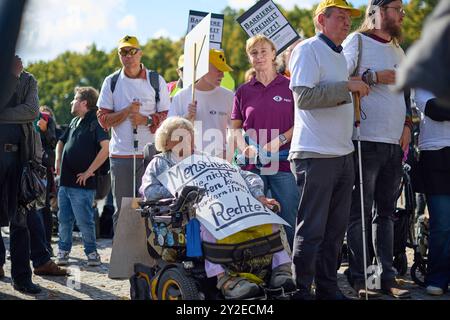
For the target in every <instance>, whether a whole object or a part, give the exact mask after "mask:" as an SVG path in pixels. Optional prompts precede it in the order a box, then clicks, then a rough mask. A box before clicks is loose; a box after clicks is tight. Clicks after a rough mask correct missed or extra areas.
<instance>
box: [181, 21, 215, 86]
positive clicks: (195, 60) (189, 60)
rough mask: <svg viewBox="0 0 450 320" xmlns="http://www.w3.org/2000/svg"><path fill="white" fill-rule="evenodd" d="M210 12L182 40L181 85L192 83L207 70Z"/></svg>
mask: <svg viewBox="0 0 450 320" xmlns="http://www.w3.org/2000/svg"><path fill="white" fill-rule="evenodd" d="M210 33H211V14H208V15H207V16H206V17H205V18H204V19H203V20H202V21H201V22H200V23H199V24H198V25H197V26H196V27H195V28H194V29H193V30H192V31H191V32H189V33H188V35H187V36H186V39H185V41H184V67H183V86H184V87H185V88H187V87H189V86H190V85H191V84H194V82H195V81H197V80H199V79H200V78H201V77H203V76H204V75H205V74H207V73H208V71H209V38H210ZM194 75H195V80H194Z"/></svg>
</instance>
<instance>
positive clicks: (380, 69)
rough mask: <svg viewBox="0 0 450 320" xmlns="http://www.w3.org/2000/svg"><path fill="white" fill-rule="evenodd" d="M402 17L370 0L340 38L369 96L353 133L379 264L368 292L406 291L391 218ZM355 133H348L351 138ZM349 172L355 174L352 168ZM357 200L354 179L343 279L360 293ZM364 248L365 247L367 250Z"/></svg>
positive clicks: (388, 0)
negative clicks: (398, 272) (376, 282)
mask: <svg viewBox="0 0 450 320" xmlns="http://www.w3.org/2000/svg"><path fill="white" fill-rule="evenodd" d="M404 16H405V11H404V10H403V6H402V1H401V0H371V1H370V2H369V5H368V8H367V12H366V16H365V20H364V21H363V23H362V25H361V27H360V28H359V29H358V30H357V32H355V33H353V34H351V35H349V36H348V38H347V39H346V40H345V41H344V43H343V47H344V54H345V58H346V60H347V66H348V70H349V73H350V74H356V78H357V79H359V80H363V81H364V82H365V83H366V84H367V85H369V86H370V88H371V90H370V93H369V95H368V96H366V97H363V98H362V99H361V110H362V111H361V112H362V116H361V136H360V137H359V138H360V139H361V141H362V148H361V156H362V170H363V171H362V178H363V190H364V215H365V221H367V222H366V226H367V225H368V230H369V232H367V233H366V235H367V236H369V235H370V234H372V238H373V241H370V240H371V239H370V237H368V239H367V241H366V242H367V243H368V244H370V243H372V242H373V245H374V254H375V258H376V263H377V265H378V266H379V267H381V283H380V284H381V288H369V290H367V294H368V295H369V297H376V296H377V295H379V294H380V291H379V290H370V289H381V293H386V294H389V295H391V296H394V297H396V298H407V297H409V292H408V290H404V289H402V288H400V287H399V286H398V285H397V283H396V281H395V269H394V267H393V255H394V253H393V243H394V240H393V237H394V222H393V220H392V215H393V213H394V211H395V205H396V200H397V190H398V188H399V185H400V179H401V176H402V158H403V154H404V152H406V150H407V149H408V146H409V143H410V141H411V131H412V130H411V129H412V121H411V116H410V115H411V113H410V110H407V103H406V101H405V100H406V99H405V95H404V93H403V92H400V93H397V92H394V91H393V90H392V88H393V86H394V84H395V79H396V68H397V67H398V65H399V64H400V62H401V61H402V60H403V59H404V56H405V54H404V52H403V49H402V48H401V47H400V46H399V42H400V41H401V35H402V29H401V28H402V22H403V17H404ZM355 71H356V73H354V72H355ZM408 98H409V97H408ZM356 138H357V137H356V136H355V135H354V136H353V139H354V140H356ZM355 156H357V155H356V153H355ZM356 159H357V158H356ZM355 172H356V175H357V177H358V168H357V167H356V171H355ZM355 181H359V179H358V178H357V179H356V180H355ZM360 201H361V199H360V186H359V183H355V189H354V190H353V196H352V206H351V211H350V222H349V226H348V231H347V241H348V246H349V249H350V250H349V267H350V277H349V279H350V282H352V286H353V288H354V289H355V290H356V291H357V292H358V294H359V295H360V296H365V294H366V289H365V285H364V267H363V265H364V263H363V261H364V255H363V246H362V243H363V242H362V221H361V202H360ZM373 207H375V210H374V214H372V208H373ZM370 229H372V233H371V232H370ZM367 252H370V251H369V250H368V249H367ZM369 258H371V257H369ZM368 261H372V260H371V259H369V260H368Z"/></svg>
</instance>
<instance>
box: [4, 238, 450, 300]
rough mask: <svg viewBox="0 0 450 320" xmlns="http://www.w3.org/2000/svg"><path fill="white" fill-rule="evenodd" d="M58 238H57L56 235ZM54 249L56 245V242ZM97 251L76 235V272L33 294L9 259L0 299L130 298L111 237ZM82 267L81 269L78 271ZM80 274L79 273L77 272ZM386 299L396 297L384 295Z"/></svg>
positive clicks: (408, 284) (40, 280) (43, 282)
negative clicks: (111, 271) (16, 280)
mask: <svg viewBox="0 0 450 320" xmlns="http://www.w3.org/2000/svg"><path fill="white" fill-rule="evenodd" d="M3 237H4V238H3V239H4V240H6V241H5V244H6V247H7V248H8V247H9V238H8V234H3ZM54 240H55V241H56V240H57V238H54ZM52 245H53V248H54V251H55V252H57V246H56V243H55V242H54V243H53V244H52ZM98 252H99V253H100V255H101V258H102V262H103V264H102V265H101V266H99V267H88V266H87V265H86V256H85V255H84V252H83V245H82V243H81V239H80V238H79V237H78V236H75V239H74V246H73V249H72V253H71V256H70V268H74V269H75V276H71V277H39V276H35V275H33V281H34V282H35V283H37V284H39V285H40V286H41V287H42V288H43V289H44V290H43V291H42V293H41V294H39V295H36V296H32V295H24V294H21V293H20V292H18V291H15V290H14V289H13V287H12V286H11V273H10V268H11V264H10V261H7V263H6V265H5V273H6V277H5V278H3V279H0V300H3V299H10V300H17V299H28V300H128V299H129V297H130V295H129V292H130V285H129V282H128V280H120V281H119V280H111V279H109V278H108V266H109V258H110V255H111V240H107V239H99V240H98ZM408 260H409V263H410V266H411V263H412V252H411V251H409V252H408ZM345 269H346V267H345V266H344V267H342V268H341V269H340V270H339V275H338V278H339V279H338V281H339V287H340V288H341V289H342V291H343V293H344V294H346V295H347V296H348V297H350V298H353V299H356V296H355V292H354V291H353V290H352V289H351V287H350V286H349V284H348V283H347V280H346V277H345V275H344V274H343V272H344V270H345ZM77 270H79V272H77ZM77 275H79V277H78V276H77ZM76 278H78V279H79V280H80V285H79V286H74V285H73V284H74V283H75V280H77V279H76ZM398 281H399V283H401V284H402V285H403V286H404V287H405V288H407V289H409V290H411V293H412V299H413V300H450V293H447V294H446V295H444V296H442V297H438V298H435V297H430V296H428V295H427V294H425V292H424V290H423V289H422V288H420V287H418V286H416V285H415V284H414V283H413V282H412V281H411V279H410V278H409V272H408V273H407V275H406V276H405V277H404V278H401V279H399V280H398ZM384 299H393V298H390V297H388V296H384Z"/></svg>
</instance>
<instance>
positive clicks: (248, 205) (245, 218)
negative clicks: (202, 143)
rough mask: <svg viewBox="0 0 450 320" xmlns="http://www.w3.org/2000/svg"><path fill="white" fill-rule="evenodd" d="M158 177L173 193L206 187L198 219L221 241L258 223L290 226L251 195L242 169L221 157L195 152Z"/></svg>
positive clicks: (197, 209) (199, 205) (198, 210)
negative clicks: (190, 188)
mask: <svg viewBox="0 0 450 320" xmlns="http://www.w3.org/2000/svg"><path fill="white" fill-rule="evenodd" d="M158 180H159V181H160V182H161V183H162V184H163V185H164V186H165V187H166V188H167V189H168V190H169V191H170V192H171V193H172V194H173V195H176V193H177V192H180V191H181V190H182V188H183V187H184V186H197V187H200V188H203V189H205V191H206V193H205V196H204V197H203V199H202V200H201V201H200V203H198V205H197V208H196V213H197V218H198V219H199V221H200V222H201V223H202V224H203V226H204V227H205V228H206V229H207V230H208V231H209V232H210V233H211V234H212V235H213V236H214V237H215V238H216V239H218V240H221V239H224V238H226V237H228V236H230V235H232V234H235V233H237V232H239V231H242V230H245V229H247V228H250V227H254V226H258V225H263V224H285V225H288V224H287V223H286V222H285V221H284V220H283V219H282V218H280V217H279V216H278V215H277V214H275V213H273V212H272V211H271V210H269V209H268V208H266V207H264V206H263V205H262V204H261V203H260V202H259V201H258V200H256V199H255V198H254V197H253V196H252V194H251V193H250V190H249V189H248V187H247V185H246V183H245V180H244V178H243V177H242V176H241V174H240V172H239V168H237V167H235V166H233V165H232V164H230V163H229V162H227V161H226V160H223V159H221V158H216V157H211V156H208V155H204V154H202V155H198V154H196V155H193V156H191V157H189V158H187V159H185V160H183V161H182V162H180V163H179V164H177V165H176V166H174V167H172V168H171V169H170V170H168V171H167V172H165V173H163V174H161V175H160V176H158Z"/></svg>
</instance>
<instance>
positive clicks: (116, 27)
mask: <svg viewBox="0 0 450 320" xmlns="http://www.w3.org/2000/svg"><path fill="white" fill-rule="evenodd" d="M319 1H320V0H275V3H277V4H280V5H281V6H283V7H285V8H287V9H290V8H292V7H293V6H294V5H297V6H299V7H306V8H310V7H311V6H312V5H313V4H315V3H318V2H319ZM28 2H29V3H28V7H27V10H26V13H25V16H24V23H23V25H22V31H21V36H20V39H19V46H18V53H19V54H20V55H21V56H22V58H23V59H24V61H25V62H26V63H28V62H31V61H36V60H50V59H53V58H55V57H56V56H57V55H58V54H60V53H62V52H64V51H66V50H72V51H78V52H83V51H84V50H85V49H86V47H87V46H88V45H90V44H92V43H96V44H97V46H98V47H99V48H101V49H103V50H111V49H112V48H114V47H115V46H116V44H117V40H118V39H119V38H121V37H122V36H123V35H125V34H133V35H136V36H137V37H138V38H139V39H140V41H141V42H146V41H147V40H148V39H151V38H155V37H160V36H165V37H170V38H171V39H179V38H180V37H182V36H183V35H184V34H185V33H186V28H187V18H188V13H189V10H198V11H205V12H213V13H220V12H221V11H222V10H223V9H224V8H225V7H226V6H230V7H232V8H236V9H238V8H243V9H248V8H249V7H250V6H251V5H253V4H254V3H255V0H170V1H168V0H165V1H161V0H64V1H61V0H29V1H28ZM350 2H351V3H353V5H355V6H359V5H361V4H365V3H367V2H368V0H350Z"/></svg>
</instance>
